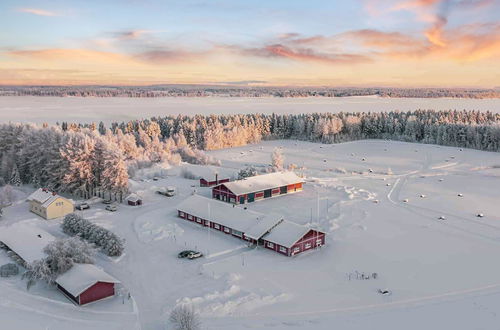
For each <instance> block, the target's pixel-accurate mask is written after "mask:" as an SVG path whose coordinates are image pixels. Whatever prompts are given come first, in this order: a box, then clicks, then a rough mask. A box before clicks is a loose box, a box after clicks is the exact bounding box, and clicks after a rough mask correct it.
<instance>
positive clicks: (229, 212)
mask: <svg viewBox="0 0 500 330" xmlns="http://www.w3.org/2000/svg"><path fill="white" fill-rule="evenodd" d="M177 209H178V210H179V211H182V212H184V213H187V214H191V215H194V216H196V217H199V218H202V219H205V220H209V221H213V222H216V223H218V224H221V225H223V226H225V227H229V228H232V229H235V230H238V231H241V232H243V233H245V234H247V233H249V235H248V236H250V235H252V236H250V237H252V238H254V239H259V238H260V237H261V236H262V235H264V234H265V233H266V232H267V231H268V230H269V229H271V228H272V227H273V226H275V225H276V224H277V223H279V222H280V221H282V219H281V218H280V217H278V216H272V215H264V214H261V213H258V212H254V211H250V210H245V209H243V208H241V207H239V206H233V205H232V204H228V203H224V202H220V201H217V200H215V199H210V198H206V197H202V196H199V195H192V196H190V197H189V198H187V199H185V200H184V201H183V202H182V203H180V204H179V206H177ZM209 209H210V214H209Z"/></svg>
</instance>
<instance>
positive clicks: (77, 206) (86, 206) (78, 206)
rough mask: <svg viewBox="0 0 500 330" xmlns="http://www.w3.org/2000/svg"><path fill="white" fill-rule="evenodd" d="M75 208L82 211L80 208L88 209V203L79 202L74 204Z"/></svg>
mask: <svg viewBox="0 0 500 330" xmlns="http://www.w3.org/2000/svg"><path fill="white" fill-rule="evenodd" d="M75 208H76V209H77V210H80V211H82V210H86V209H90V205H89V204H88V203H80V204H77V205H76V206H75Z"/></svg>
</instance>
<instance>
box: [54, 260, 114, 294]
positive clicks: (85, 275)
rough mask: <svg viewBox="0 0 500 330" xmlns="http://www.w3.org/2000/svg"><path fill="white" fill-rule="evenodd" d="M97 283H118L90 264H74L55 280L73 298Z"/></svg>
mask: <svg viewBox="0 0 500 330" xmlns="http://www.w3.org/2000/svg"><path fill="white" fill-rule="evenodd" d="M97 282H105V283H120V281H118V280H117V279H115V278H114V277H112V276H111V275H109V274H108V273H106V272H105V271H103V270H102V269H100V268H98V267H96V266H94V265H91V264H74V265H73V267H71V269H70V270H68V271H67V272H66V273H64V274H62V275H59V276H58V277H57V279H56V283H57V284H59V285H60V286H62V287H63V288H64V289H65V290H66V291H68V292H69V293H71V295H73V297H78V296H79V295H80V294H82V293H83V292H84V291H85V290H87V289H88V288H90V287H91V286H92V285H94V284H96V283H97Z"/></svg>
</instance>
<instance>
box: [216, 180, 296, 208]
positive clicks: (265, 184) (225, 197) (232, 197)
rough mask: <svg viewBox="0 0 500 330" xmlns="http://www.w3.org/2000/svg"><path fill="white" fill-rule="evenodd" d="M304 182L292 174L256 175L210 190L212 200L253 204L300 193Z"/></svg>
mask: <svg viewBox="0 0 500 330" xmlns="http://www.w3.org/2000/svg"><path fill="white" fill-rule="evenodd" d="M304 183H305V181H304V180H303V179H302V178H300V177H299V176H297V175H296V174H295V173H294V172H275V173H269V174H263V175H256V176H252V177H248V178H245V179H243V180H237V181H232V182H227V183H223V184H220V185H217V186H215V187H214V188H212V198H215V199H218V200H221V201H223V202H229V203H233V204H244V203H251V202H255V201H257V200H260V199H266V198H271V197H276V196H282V195H286V194H291V193H295V192H299V191H302V188H303V184H304Z"/></svg>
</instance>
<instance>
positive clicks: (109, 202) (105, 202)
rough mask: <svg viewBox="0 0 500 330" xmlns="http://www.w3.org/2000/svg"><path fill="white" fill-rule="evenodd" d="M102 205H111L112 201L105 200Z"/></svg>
mask: <svg viewBox="0 0 500 330" xmlns="http://www.w3.org/2000/svg"><path fill="white" fill-rule="evenodd" d="M102 203H103V204H106V205H107V204H111V203H112V201H111V200H110V199H105V200H103V201H102Z"/></svg>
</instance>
